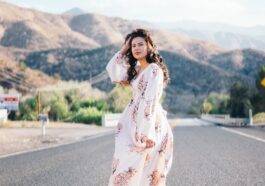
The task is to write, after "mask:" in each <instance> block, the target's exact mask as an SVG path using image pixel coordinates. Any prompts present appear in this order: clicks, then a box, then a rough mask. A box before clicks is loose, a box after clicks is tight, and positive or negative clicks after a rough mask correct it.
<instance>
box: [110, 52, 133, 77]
mask: <svg viewBox="0 0 265 186" xmlns="http://www.w3.org/2000/svg"><path fill="white" fill-rule="evenodd" d="M128 68H129V64H128V63H127V61H126V59H125V57H123V56H122V55H121V53H120V51H119V52H117V53H116V54H115V55H114V56H113V57H112V58H111V60H110V61H109V62H108V64H107V66H106V70H107V72H108V74H109V77H110V79H111V81H112V82H120V81H124V80H127V77H128V75H127V70H128Z"/></svg>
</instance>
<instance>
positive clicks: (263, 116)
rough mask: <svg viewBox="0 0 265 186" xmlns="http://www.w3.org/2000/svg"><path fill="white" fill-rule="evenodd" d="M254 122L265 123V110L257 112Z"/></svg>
mask: <svg viewBox="0 0 265 186" xmlns="http://www.w3.org/2000/svg"><path fill="white" fill-rule="evenodd" d="M253 123H265V112H261V113H258V114H255V115H254V116H253Z"/></svg>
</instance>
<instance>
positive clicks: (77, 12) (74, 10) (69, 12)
mask: <svg viewBox="0 0 265 186" xmlns="http://www.w3.org/2000/svg"><path fill="white" fill-rule="evenodd" d="M85 13H86V11H85V10H82V9H81V8H78V7H75V8H71V9H70V10H67V11H66V12H64V13H63V14H67V15H80V14H85Z"/></svg>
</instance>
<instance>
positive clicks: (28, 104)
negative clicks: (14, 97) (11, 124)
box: [17, 98, 37, 121]
mask: <svg viewBox="0 0 265 186" xmlns="http://www.w3.org/2000/svg"><path fill="white" fill-rule="evenodd" d="M17 117H18V118H17V119H21V120H30V121H33V120H37V100H36V98H29V99H26V100H25V101H24V102H21V103H20V104H19V114H18V116H17Z"/></svg>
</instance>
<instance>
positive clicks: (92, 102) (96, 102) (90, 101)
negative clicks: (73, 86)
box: [71, 99, 109, 112]
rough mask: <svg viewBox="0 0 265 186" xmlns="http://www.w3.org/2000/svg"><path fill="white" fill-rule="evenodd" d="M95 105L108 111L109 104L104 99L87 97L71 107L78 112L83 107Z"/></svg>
mask: <svg viewBox="0 0 265 186" xmlns="http://www.w3.org/2000/svg"><path fill="white" fill-rule="evenodd" d="M90 107H95V108H96V109H98V110H101V111H107V110H108V108H109V106H108V104H107V103H106V101H104V100H95V99H86V100H81V101H77V102H75V103H74V104H73V106H72V107H71V111H74V112H78V111H79V110H80V109H81V108H90Z"/></svg>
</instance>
